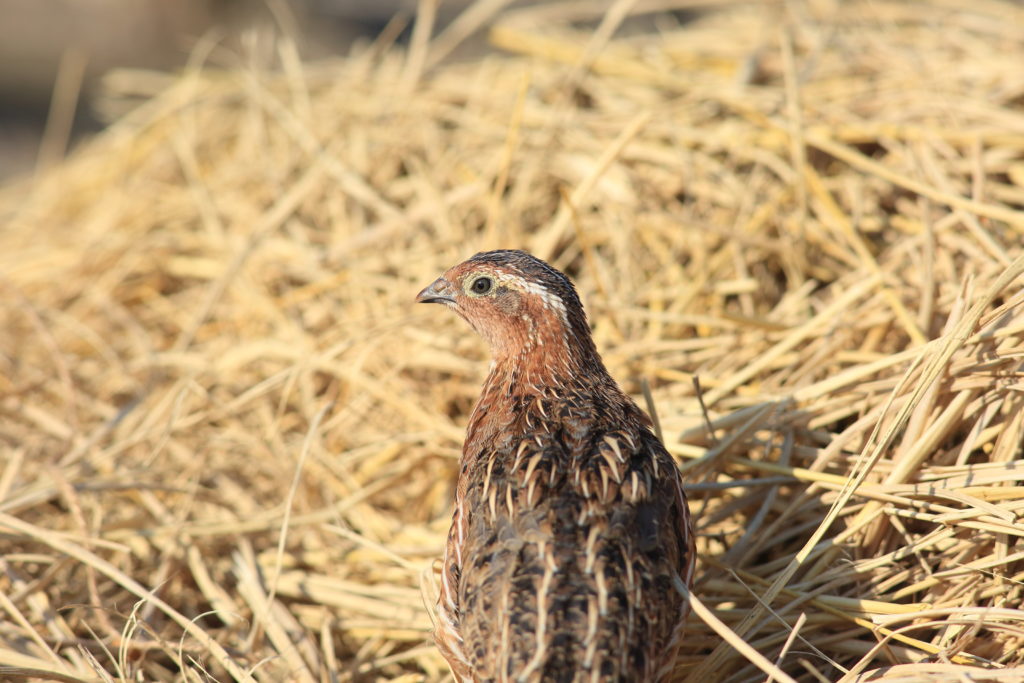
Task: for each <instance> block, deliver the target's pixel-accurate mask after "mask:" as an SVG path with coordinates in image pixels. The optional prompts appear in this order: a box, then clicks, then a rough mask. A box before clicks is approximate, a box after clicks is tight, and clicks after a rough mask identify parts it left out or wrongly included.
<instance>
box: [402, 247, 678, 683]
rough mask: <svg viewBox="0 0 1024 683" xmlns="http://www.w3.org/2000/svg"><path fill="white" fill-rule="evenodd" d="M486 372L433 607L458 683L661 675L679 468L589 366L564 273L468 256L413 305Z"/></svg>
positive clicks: (597, 366) (595, 360)
mask: <svg viewBox="0 0 1024 683" xmlns="http://www.w3.org/2000/svg"><path fill="white" fill-rule="evenodd" d="M416 300H417V301H420V302H425V303H429V302H435V303H442V304H444V305H446V306H448V307H449V308H451V309H453V310H454V311H455V312H456V313H458V314H459V315H461V316H462V317H463V318H465V319H466V321H467V322H469V324H470V325H471V326H472V327H473V329H474V330H476V331H477V332H478V333H479V334H480V335H481V336H482V337H483V338H484V339H485V340H486V341H487V342H488V343H489V344H490V347H491V353H492V355H493V357H494V362H493V364H492V366H491V371H490V374H489V375H488V377H487V380H486V382H485V383H484V388H483V392H482V394H481V396H480V399H479V401H478V402H477V404H476V407H475V409H474V410H473V415H472V417H471V418H470V421H469V429H468V432H467V437H466V442H465V445H464V447H463V450H462V458H461V460H460V471H459V481H458V487H457V489H456V493H455V515H454V518H453V520H452V526H451V530H450V531H449V533H448V544H447V548H446V550H445V558H444V569H443V573H442V587H441V597H440V600H439V601H438V616H439V623H438V627H437V631H436V632H435V634H434V635H435V639H436V641H437V644H438V647H439V648H440V649H441V652H442V653H443V654H444V656H445V658H446V659H447V660H448V662H449V664H450V665H451V667H452V670H453V672H454V673H455V675H456V677H457V678H458V679H459V680H461V681H490V680H502V681H505V680H507V681H542V680H543V681H566V682H568V681H660V680H664V679H667V678H668V676H669V674H670V672H671V670H672V665H673V662H674V660H675V654H676V650H677V648H678V642H679V637H680V634H681V629H682V622H683V619H684V618H685V616H686V612H687V610H688V605H687V603H686V600H685V599H684V598H683V597H682V595H681V593H680V591H678V590H677V585H678V584H679V582H680V581H681V582H682V583H683V584H685V585H686V586H687V587H689V586H690V584H691V580H692V577H693V562H694V550H693V534H692V531H691V529H690V519H689V512H688V509H687V506H686V496H685V494H684V493H683V488H682V482H681V479H680V476H679V471H678V470H677V469H676V467H675V464H674V463H673V461H672V459H671V458H670V457H669V455H668V453H667V452H666V451H665V447H664V446H663V445H662V444H661V442H660V441H658V439H657V438H656V437H655V436H654V434H653V433H652V432H651V430H650V426H649V425H650V421H649V420H648V418H647V416H646V415H644V413H643V412H641V410H640V409H639V408H638V407H637V405H636V404H635V403H634V402H633V401H632V400H631V399H630V398H629V397H628V396H626V395H625V394H624V393H623V392H622V390H621V389H619V387H618V385H617V384H616V383H615V380H613V379H612V378H611V376H610V375H609V374H608V371H607V370H606V369H605V367H604V363H603V362H602V361H601V357H600V356H599V355H598V352H597V348H596V347H595V346H594V342H593V340H592V338H591V336H590V328H589V327H588V325H587V320H586V316H585V314H584V312H583V306H582V304H581V303H580V300H579V297H578V296H577V295H576V290H575V289H574V288H573V285H572V283H571V282H570V281H569V280H568V278H566V277H565V276H564V275H563V274H562V273H560V272H558V271H557V270H555V269H554V268H552V267H551V266H549V265H548V264H546V263H544V262H543V261H541V260H539V259H537V258H534V257H533V256H531V255H529V254H527V253H525V252H522V251H491V252H486V253H482V254H477V255H476V256H474V257H473V258H471V259H469V260H468V261H466V262H464V263H461V264H459V265H457V266H455V267H453V268H451V269H450V270H448V272H446V273H445V274H444V275H443V276H441V277H440V278H438V279H437V280H436V281H435V282H434V283H433V284H431V285H430V286H429V287H427V288H426V289H424V290H423V291H422V292H420V293H419V296H417V298H416Z"/></svg>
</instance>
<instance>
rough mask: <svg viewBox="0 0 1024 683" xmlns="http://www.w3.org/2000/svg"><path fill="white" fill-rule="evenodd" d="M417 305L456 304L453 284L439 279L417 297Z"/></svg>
mask: <svg viewBox="0 0 1024 683" xmlns="http://www.w3.org/2000/svg"><path fill="white" fill-rule="evenodd" d="M416 303H419V304H454V303H455V297H454V296H453V294H452V283H450V282H448V281H447V280H445V279H444V278H443V277H439V278H437V279H436V280H434V281H433V282H431V283H430V285H429V286H428V287H426V288H425V289H424V290H423V291H422V292H420V293H419V294H417V295H416Z"/></svg>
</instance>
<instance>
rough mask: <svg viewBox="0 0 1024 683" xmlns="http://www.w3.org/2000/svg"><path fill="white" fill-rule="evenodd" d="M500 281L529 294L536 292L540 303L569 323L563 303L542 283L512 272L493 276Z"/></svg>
mask: <svg viewBox="0 0 1024 683" xmlns="http://www.w3.org/2000/svg"><path fill="white" fill-rule="evenodd" d="M494 279H495V280H497V281H498V282H500V283H504V284H507V285H509V286H511V287H513V288H514V289H519V290H522V291H524V292H527V293H529V294H536V295H537V296H538V297H540V300H541V303H543V304H544V307H545V308H548V309H551V310H553V311H555V312H557V313H558V315H559V317H560V318H561V319H562V322H563V323H565V324H566V325H568V324H569V317H568V314H567V311H566V310H565V304H564V303H562V300H561V299H560V298H559V297H558V295H556V294H552V293H551V291H550V290H549V289H548V288H547V287H545V286H544V285H542V284H539V283H536V282H529V281H528V280H527V279H526V278H524V277H520V276H519V275H513V274H512V273H499V274H497V275H496V276H495V277H494Z"/></svg>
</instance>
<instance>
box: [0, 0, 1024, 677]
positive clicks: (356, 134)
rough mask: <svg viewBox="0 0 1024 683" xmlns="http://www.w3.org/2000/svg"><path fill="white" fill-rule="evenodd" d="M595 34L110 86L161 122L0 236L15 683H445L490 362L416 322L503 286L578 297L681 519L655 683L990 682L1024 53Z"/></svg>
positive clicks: (926, 12) (84, 166) (857, 9)
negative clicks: (532, 256)
mask: <svg viewBox="0 0 1024 683" xmlns="http://www.w3.org/2000/svg"><path fill="white" fill-rule="evenodd" d="M672 4H673V3H671V2H669V3H660V5H661V6H662V7H665V6H671V5H672ZM689 4H690V3H686V2H682V1H681V2H679V3H678V6H688V5H689ZM616 7H619V6H618V5H617V6H616ZM581 9H582V10H584V11H585V10H586V9H587V6H584V5H575V4H571V3H570V4H564V5H553V6H545V7H541V8H537V9H532V10H527V11H519V12H518V13H517V14H511V15H506V16H505V17H504V18H502V19H501V20H499V22H498V23H497V24H496V25H495V27H494V29H493V32H492V40H493V41H494V42H495V43H496V44H497V45H499V46H501V47H503V48H505V49H506V50H509V51H511V53H512V54H504V55H502V54H491V55H487V56H485V57H483V58H481V59H479V60H477V61H473V62H470V63H452V64H445V63H442V64H441V65H439V66H438V65H437V64H436V62H437V60H436V59H432V55H436V54H437V53H432V52H431V49H430V45H428V44H426V43H425V42H424V37H425V36H426V35H428V32H427V31H423V30H421V31H419V32H416V33H414V35H416V36H418V37H416V38H414V44H413V46H412V47H411V48H410V49H409V50H408V51H407V52H403V51H401V50H399V49H397V48H394V47H391V46H389V45H388V44H387V41H386V40H382V41H378V43H376V44H374V45H370V46H366V47H364V48H362V49H360V50H357V51H355V52H354V53H353V54H352V55H351V56H350V57H348V58H346V59H342V60H340V61H336V62H332V63H328V64H321V65H307V66H299V65H298V63H297V62H296V61H295V60H294V59H291V58H290V55H292V52H291V51H290V48H289V45H288V43H287V42H284V43H282V49H281V50H280V54H281V55H282V59H281V64H280V68H279V69H263V70H256V69H253V68H250V67H246V68H241V67H240V68H234V69H214V68H211V67H204V68H198V67H197V68H193V69H189V70H188V71H186V72H185V73H183V74H180V75H176V76H173V77H166V76H159V75H156V74H139V73H136V74H121V75H120V76H115V77H113V78H112V81H111V88H112V93H111V96H110V99H109V100H108V101H107V102H106V105H107V106H108V107H115V106H118V105H120V106H123V105H124V104H125V101H126V98H130V97H138V96H140V95H144V96H145V101H144V102H143V103H142V104H140V105H139V106H138V107H136V108H135V109H133V110H132V111H131V112H130V113H128V114H125V115H124V116H123V117H122V118H120V119H119V120H118V121H117V122H116V123H115V124H114V125H113V126H112V127H111V128H110V129H109V130H108V131H107V132H105V133H104V134H103V135H101V136H99V137H98V138H97V139H95V140H94V141H93V142H91V143H90V144H89V145H88V146H86V147H85V148H83V149H81V150H80V151H79V152H78V153H77V154H76V155H75V156H74V157H73V158H71V159H69V160H68V161H67V162H66V163H64V164H63V165H62V166H60V167H58V168H55V169H53V170H52V171H51V172H48V173H47V174H46V175H45V176H43V177H40V178H37V179H36V180H35V181H34V182H32V183H25V184H23V185H20V186H15V187H11V188H8V189H7V190H6V191H5V192H4V193H3V194H2V196H0V216H2V220H3V226H4V227H3V230H2V231H0V288H2V291H3V300H4V304H5V305H4V306H3V308H2V309H0V311H2V328H0V329H2V332H0V409H2V411H3V419H2V420H0V439H2V441H0V443H2V449H3V451H4V452H5V457H4V459H3V464H2V468H0V533H2V534H3V535H2V537H0V538H2V540H0V544H2V545H0V547H2V548H3V551H2V557H0V562H2V565H3V570H4V571H3V574H2V578H0V596H2V597H0V606H2V608H3V610H4V612H5V613H6V615H7V616H6V625H5V626H4V628H3V629H2V634H3V635H2V637H0V666H4V667H15V668H18V667H20V670H21V671H22V672H24V671H25V670H35V671H36V673H37V674H40V675H41V674H42V673H45V672H49V673H47V674H46V675H48V676H50V677H51V678H54V677H57V676H58V675H60V676H64V678H59V679H58V678H55V679H56V680H101V679H102V680H109V678H107V677H109V676H120V677H123V678H125V679H128V678H140V679H144V680H197V679H199V678H201V677H203V676H204V675H205V674H204V673H203V672H204V671H205V672H210V674H211V675H213V676H215V677H216V678H218V679H221V680H226V679H228V678H235V679H238V680H243V679H244V680H248V679H251V678H255V679H258V680H267V681H276V680H285V679H287V680H296V681H314V680H328V679H330V680H354V679H358V680H366V679H368V678H374V677H380V678H392V679H399V678H402V677H407V678H409V679H410V680H422V679H424V678H425V679H427V680H441V679H443V678H444V677H445V676H446V675H447V669H446V667H445V666H444V663H443V661H442V660H441V659H440V657H439V656H438V655H437V653H436V652H435V650H434V648H433V647H432V645H431V644H430V643H429V642H428V633H429V630H430V617H429V611H428V609H427V607H426V606H425V603H431V602H432V600H433V596H434V594H435V590H436V585H435V580H436V572H437V569H438V564H437V559H438V557H439V555H440V552H441V547H442V541H443V536H444V533H445V530H446V528H447V524H448V520H449V514H450V500H451V485H452V482H453V479H454V475H455V467H456V463H457V458H458V454H459V448H460V445H461V439H462V433H463V428H464V424H465V420H466V417H467V414H468V412H469V410H470V408H471V405H472V401H473V400H474V398H475V396H476V394H477V391H478V386H479V383H480V380H481V378H482V375H483V373H484V371H485V366H486V362H485V358H486V354H485V351H484V348H483V345H482V343H481V342H480V341H478V340H477V339H475V338H474V337H473V336H472V335H471V334H470V333H468V331H467V330H466V329H465V327H464V326H463V325H462V324H461V323H460V322H459V321H457V320H454V319H452V316H442V315H438V314H437V311H434V310H420V309H419V308H415V307H414V306H413V305H412V303H411V302H412V297H413V295H414V294H415V292H416V291H418V289H419V287H421V286H422V285H423V284H424V283H427V282H429V281H430V280H431V279H432V278H433V277H435V276H436V275H437V273H438V272H440V271H441V270H442V269H443V268H445V267H446V266H448V265H450V264H452V263H454V262H456V261H458V260H460V259H462V258H464V257H466V256H467V255H469V254H471V253H472V252H474V251H475V250H478V249H485V248H494V247H513V246H514V247H524V248H527V249H530V250H532V251H534V252H535V253H537V254H538V255H540V256H542V257H545V258H548V259H551V260H552V261H553V262H554V263H555V264H556V265H558V266H559V267H561V268H563V269H566V270H567V271H568V272H569V273H570V274H571V275H572V276H573V277H574V278H575V279H576V281H577V283H578V284H579V287H580V290H581V293H582V296H583V298H584V301H585V303H586V305H587V307H588V311H589V313H590V316H591V319H592V323H593V326H594V328H595V336H596V340H597V343H598V345H599V347H600V348H601V349H602V350H603V352H604V355H605V358H606V360H607V362H608V365H609V367H610V370H611V371H612V373H613V374H614V375H615V376H616V377H618V378H620V379H621V380H622V381H623V382H624V384H625V386H626V388H627V389H628V390H630V391H632V392H633V393H635V394H639V393H640V392H641V388H642V383H643V381H644V380H646V381H648V382H649V383H650V385H651V388H652V394H653V398H654V404H655V405H656V406H657V410H658V413H659V415H660V419H661V424H662V427H663V429H664V432H665V435H666V440H667V442H668V445H669V447H670V450H672V452H673V453H674V454H675V455H677V456H678V457H679V458H680V462H681V466H682V467H683V468H684V470H685V471H686V474H687V477H688V480H689V481H690V482H691V491H692V503H693V508H694V512H695V513H696V514H697V518H698V529H699V533H700V538H699V542H698V546H699V551H700V555H701V557H700V560H701V562H700V570H699V571H700V579H699V581H698V584H697V587H696V595H697V597H698V598H699V600H700V605H701V606H702V607H703V609H701V610H700V612H699V615H698V616H695V617H691V620H690V623H689V625H688V628H687V635H686V638H685V642H684V644H683V650H682V654H681V657H680V661H679V667H678V674H679V677H680V678H681V679H687V678H688V680H691V681H707V680H734V681H740V680H752V679H758V678H759V677H761V676H763V674H761V673H759V671H758V667H760V668H762V669H767V670H774V671H775V677H776V680H786V679H787V678H788V679H798V680H807V681H811V680H844V681H854V680H864V681H868V680H880V679H882V678H886V679H887V680H920V678H922V677H926V676H927V677H929V678H931V679H933V680H962V678H959V677H962V676H966V675H968V674H971V675H974V674H977V673H978V672H977V671H976V670H977V669H987V670H989V671H988V672H987V673H985V674H984V675H985V676H987V677H990V678H991V679H992V680H1010V679H1009V678H1000V677H1003V676H1007V675H1009V674H1012V673H1014V672H1012V671H1011V670H1010V669H1012V668H1013V667H1018V666H1021V665H1022V664H1024V648H1022V647H1021V642H1022V633H1024V631H1022V630H1021V621H1022V619H1024V611H1022V610H1021V609H1020V608H1019V606H1020V602H1021V593H1022V590H1024V584H1022V578H1024V541H1022V536H1024V526H1022V523H1021V515H1022V511H1024V489H1022V487H1021V486H1020V480H1021V479H1022V478H1024V455H1022V452H1021V450H1022V449H1021V444H1022V435H1024V409H1022V408H1024V405H1022V402H1024V392H1022V391H1021V389H1022V388H1024V384H1022V382H1021V372H1022V358H1024V291H1022V284H1024V279H1022V277H1021V273H1022V270H1024V248H1022V245H1024V239H1022V233H1024V211H1022V207H1024V111H1022V102H1024V81H1022V79H1021V70H1020V64H1021V63H1024V43H1022V41H1021V40H1020V35H1019V32H1018V27H1019V26H1020V25H1022V24H1024V13H1022V10H1021V9H1020V8H1019V7H1018V6H1017V5H1015V4H1013V3H1010V2H995V1H993V2H983V3H973V4H972V6H971V7H970V8H969V9H965V8H962V7H960V6H959V4H958V3H947V2H941V1H938V0H937V1H936V2H932V3H926V4H905V3H898V2H884V1H883V2H877V1H876V2H870V3H867V2H849V3H836V4H834V5H833V4H829V3H809V4H806V5H803V4H795V5H794V4H786V5H784V6H783V5H775V4H759V3H754V4H749V5H748V4H736V3H722V4H720V5H715V6H714V7H710V8H706V9H703V10H701V11H700V13H699V14H696V15H694V16H693V17H692V21H689V22H688V23H684V24H680V25H673V26H667V25H664V24H661V25H659V29H658V31H657V32H656V33H650V32H646V33H640V34H635V33H633V34H630V32H628V31H627V32H625V33H624V34H623V35H624V37H617V38H611V39H609V38H608V36H609V35H611V33H612V29H614V28H615V15H613V14H608V15H607V17H606V18H605V20H604V22H603V23H602V25H601V26H600V27H599V28H598V29H597V30H596V31H592V30H590V29H588V30H586V31H584V30H582V29H580V28H579V26H580V24H579V23H578V20H579V19H580V17H579V16H578V15H577V14H574V13H575V12H578V11H580V10H581ZM643 9H644V6H643V5H638V9H637V10H636V11H637V12H639V11H642V10H643ZM439 40H440V39H439ZM441 47H442V48H443V50H448V49H450V47H451V45H450V44H449V43H441ZM198 61H201V60H197V62H198ZM695 376H699V378H700V385H701V387H702V393H703V402H704V404H705V405H706V406H707V412H708V415H707V416H708V418H709V419H710V420H711V423H712V426H713V434H709V433H708V431H707V429H706V428H705V427H704V416H703V413H702V409H701V405H700V401H699V400H698V395H697V394H698V392H697V390H696V389H695V384H694V382H693V381H692V380H693V378H694V377H695ZM727 631H731V632H733V633H735V634H736V635H738V636H739V637H741V638H742V639H743V640H744V641H745V642H746V643H747V644H746V645H744V644H743V642H738V643H737V642H736V641H735V640H733V641H731V642H733V643H734V644H729V642H730V641H726V640H724V638H726V637H729V638H732V636H731V635H729V633H727ZM773 662H775V663H776V664H777V666H776V665H775V664H772V663H773ZM13 671H14V669H10V668H8V669H0V672H3V673H6V674H8V675H11V674H12V672H13ZM1016 674H1017V675H1019V672H1016Z"/></svg>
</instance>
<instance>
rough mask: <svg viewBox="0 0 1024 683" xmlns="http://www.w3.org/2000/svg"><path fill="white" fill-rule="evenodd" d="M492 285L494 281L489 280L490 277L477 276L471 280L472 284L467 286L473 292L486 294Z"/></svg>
mask: <svg viewBox="0 0 1024 683" xmlns="http://www.w3.org/2000/svg"><path fill="white" fill-rule="evenodd" d="M493 286H494V283H492V282H491V278H489V277H478V278H477V279H475V280H473V284H471V285H470V286H469V288H470V289H472V290H473V293H474V294H486V293H487V292H489V291H491V287H493Z"/></svg>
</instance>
